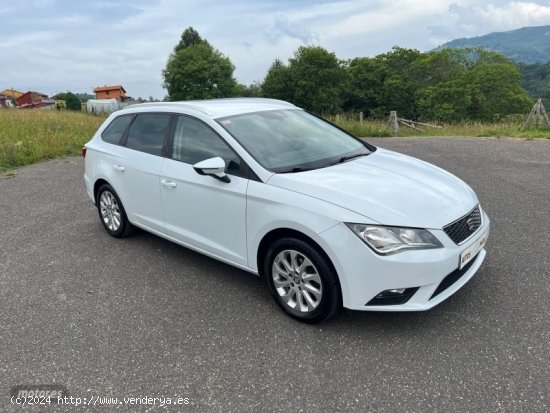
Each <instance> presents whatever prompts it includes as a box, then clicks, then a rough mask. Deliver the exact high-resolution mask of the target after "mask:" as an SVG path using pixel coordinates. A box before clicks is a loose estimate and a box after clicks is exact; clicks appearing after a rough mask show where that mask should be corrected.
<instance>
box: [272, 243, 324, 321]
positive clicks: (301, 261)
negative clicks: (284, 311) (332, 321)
mask: <svg viewBox="0 0 550 413" xmlns="http://www.w3.org/2000/svg"><path fill="white" fill-rule="evenodd" d="M272 277H273V283H274V285H275V289H276V291H277V293H278V294H279V296H280V297H281V299H282V300H283V302H284V303H285V304H286V305H287V306H289V307H290V308H292V309H293V310H295V311H298V312H301V313H309V312H311V311H313V310H315V309H316V308H317V307H318V306H319V303H320V302H321V298H322V296H323V284H322V282H321V277H320V275H319V272H318V271H317V268H315V265H313V263H312V262H311V260H310V259H309V258H307V257H306V256H305V255H304V254H302V253H301V252H298V251H295V250H284V251H281V252H279V253H278V254H277V256H276V257H275V259H274V260H273V266H272Z"/></svg>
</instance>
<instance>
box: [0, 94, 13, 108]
mask: <svg viewBox="0 0 550 413" xmlns="http://www.w3.org/2000/svg"><path fill="white" fill-rule="evenodd" d="M0 108H13V102H12V100H11V98H10V97H9V96H6V95H0Z"/></svg>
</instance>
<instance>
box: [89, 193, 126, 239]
mask: <svg viewBox="0 0 550 413" xmlns="http://www.w3.org/2000/svg"><path fill="white" fill-rule="evenodd" d="M96 199H97V210H98V213H99V218H100V219H101V223H102V224H103V227H104V228H105V229H106V230H107V232H108V233H109V234H110V235H112V236H113V237H116V238H122V237H126V236H127V235H130V233H132V231H133V230H134V226H133V225H132V224H131V223H130V221H128V217H127V215H126V211H125V210H124V206H123V205H122V202H121V201H120V198H119V197H118V195H117V193H116V192H115V190H114V189H113V187H112V186H111V185H109V184H104V185H102V186H101V187H100V188H99V189H98V191H97V197H96Z"/></svg>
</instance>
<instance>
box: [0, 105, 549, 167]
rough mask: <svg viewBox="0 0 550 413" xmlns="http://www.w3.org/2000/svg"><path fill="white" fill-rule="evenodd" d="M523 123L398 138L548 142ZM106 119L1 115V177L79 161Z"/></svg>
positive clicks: (343, 120) (372, 129)
mask: <svg viewBox="0 0 550 413" xmlns="http://www.w3.org/2000/svg"><path fill="white" fill-rule="evenodd" d="M521 118H522V117H519V116H518V117H517V118H514V119H510V118H507V119H505V120H503V121H500V122H494V123H482V122H462V123H459V124H453V125H442V126H443V128H442V129H433V128H424V129H425V130H424V132H418V131H415V130H412V129H408V128H406V127H401V129H400V132H399V136H480V137H481V136H493V137H506V136H510V137H523V138H550V129H540V130H534V129H531V130H527V131H522V130H520V128H519V125H521V120H522V119H521ZM104 119H105V118H104V117H97V116H92V115H88V114H86V113H80V112H70V111H66V110H62V111H57V110H32V109H30V110H29V109H20V110H19V109H18V110H9V109H3V110H0V172H4V175H5V176H14V175H15V172H14V168H17V167H20V166H23V165H29V164H32V163H35V162H39V161H42V160H45V159H52V158H57V157H62V156H69V155H79V154H80V150H81V148H82V145H84V143H86V142H87V141H88V140H89V139H90V138H91V137H92V136H93V134H94V132H95V131H96V130H97V128H98V127H99V126H100V125H101V123H102V122H103V120H104ZM331 120H332V121H333V122H335V123H336V124H338V125H339V126H340V127H342V128H344V129H346V130H348V131H350V132H351V133H353V134H355V135H357V136H361V137H366V136H391V131H390V129H389V128H388V126H387V122H386V121H382V120H370V119H369V120H368V121H364V122H363V123H360V122H359V120H358V119H357V118H351V117H350V116H340V117H338V118H336V117H333V118H332V119H331Z"/></svg>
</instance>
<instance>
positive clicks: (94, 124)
mask: <svg viewBox="0 0 550 413" xmlns="http://www.w3.org/2000/svg"><path fill="white" fill-rule="evenodd" d="M104 119H105V118H103V117H97V116H91V115H87V114H85V113H80V112H70V111H66V110H62V111H57V110H33V109H17V110H14V109H2V110H0V172H6V173H7V175H9V174H10V173H12V172H10V171H12V170H13V168H17V167H19V166H23V165H28V164H32V163H35V162H38V161H42V160H44V159H52V158H57V157H60V156H69V155H78V154H80V150H81V148H82V145H84V143H86V142H87V141H88V140H90V138H91V137H92V136H93V134H94V133H95V131H96V130H97V128H98V127H99V125H101V123H102V122H103V120H104Z"/></svg>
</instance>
